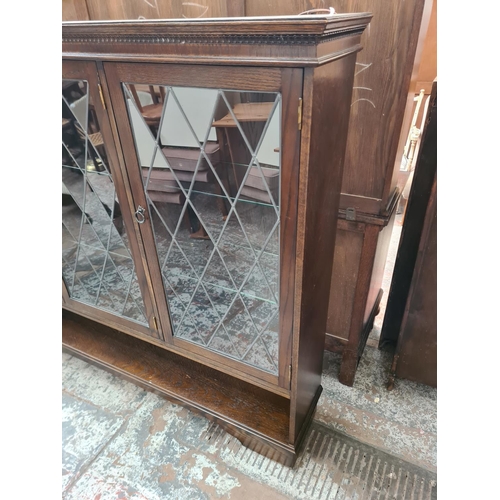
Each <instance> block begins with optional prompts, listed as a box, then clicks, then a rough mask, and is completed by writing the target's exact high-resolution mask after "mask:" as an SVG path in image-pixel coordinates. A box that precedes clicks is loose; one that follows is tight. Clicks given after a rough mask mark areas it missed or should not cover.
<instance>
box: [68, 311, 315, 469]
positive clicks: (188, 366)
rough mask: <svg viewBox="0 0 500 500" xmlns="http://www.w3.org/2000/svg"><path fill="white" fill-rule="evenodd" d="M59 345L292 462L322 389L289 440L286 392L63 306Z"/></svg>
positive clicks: (266, 453) (274, 457) (251, 445)
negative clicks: (274, 390)
mask: <svg viewBox="0 0 500 500" xmlns="http://www.w3.org/2000/svg"><path fill="white" fill-rule="evenodd" d="M62 346H63V350H64V351H65V352H67V353H69V354H72V355H74V356H76V357H78V358H80V359H83V360H84V361H87V362H89V363H91V364H93V365H96V366H98V367H100V368H103V369H105V370H107V371H108V372H110V373H112V374H114V375H117V376H119V377H121V378H124V379H126V380H128V381H129V382H132V383H134V384H136V385H138V386H140V387H142V388H144V389H145V390H148V391H151V392H154V393H156V394H158V395H160V396H162V397H165V398H166V399H168V400H169V401H172V402H174V403H176V404H180V405H182V406H185V407H187V408H189V409H190V410H191V411H193V412H195V413H197V414H200V415H202V416H204V417H206V418H207V419H209V420H211V421H215V422H216V423H217V424H218V425H220V426H221V427H222V428H223V429H224V430H225V431H227V432H228V433H230V434H231V435H233V436H235V437H236V438H237V439H238V440H239V441H240V442H241V443H242V444H243V445H244V446H246V447H248V448H250V449H251V450H255V451H257V452H258V453H260V454H262V455H264V456H266V457H268V458H270V459H272V460H275V461H277V462H279V463H282V464H284V465H286V466H290V467H291V466H293V464H294V463H295V461H296V459H297V455H298V452H299V450H300V447H301V446H302V444H303V441H304V436H305V435H306V433H307V432H306V431H307V429H308V427H309V424H310V422H311V419H312V416H313V414H314V410H315V408H316V403H317V401H318V399H319V396H320V394H321V386H320V387H319V389H318V391H317V394H316V396H315V398H314V400H313V403H312V404H311V407H310V409H309V412H308V414H307V417H306V419H305V421H304V425H303V426H302V429H301V430H300V433H299V435H298V437H297V441H296V443H295V445H291V444H290V443H289V438H288V436H289V420H290V400H289V399H287V398H284V397H282V396H279V395H277V394H274V393H272V392H269V391H266V390H264V389H262V388H260V387H256V386H254V385H252V384H249V383H247V382H244V381H242V380H240V379H237V378H234V377H231V376H230V375H227V374H224V373H220V372H218V371H217V370H214V369H213V368H210V367H208V366H205V365H202V364H200V363H197V362H195V361H192V360H190V359H187V358H184V357H182V356H179V355H178V354H175V353H173V352H170V351H166V350H165V349H161V348H159V347H157V346H155V345H153V344H151V343H148V342H145V341H143V340H140V339H138V338H136V337H132V336H130V335H127V334H124V333H122V332H120V331H118V330H115V329H113V328H110V327H107V326H105V325H102V324H100V323H96V322H94V321H92V320H89V319H87V318H84V317H82V316H79V315H77V314H75V313H71V312H69V311H63V321H62Z"/></svg>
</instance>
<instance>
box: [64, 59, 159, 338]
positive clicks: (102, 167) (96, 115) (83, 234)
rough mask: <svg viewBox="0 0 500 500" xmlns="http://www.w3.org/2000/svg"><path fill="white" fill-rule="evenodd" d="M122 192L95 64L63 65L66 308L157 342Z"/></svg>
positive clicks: (67, 63) (147, 294) (72, 63)
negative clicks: (134, 330) (127, 326)
mask: <svg viewBox="0 0 500 500" xmlns="http://www.w3.org/2000/svg"><path fill="white" fill-rule="evenodd" d="M116 176H118V177H119V180H118V182H117V180H116V179H115V177H116ZM123 189H124V186H123V183H122V182H121V176H120V175H119V172H118V171H117V166H116V157H115V152H114V145H113V139H112V136H111V133H110V129H109V122H108V117H107V115H106V113H105V111H104V109H103V106H102V101H101V99H100V94H99V88H98V84H97V68H96V66H95V64H92V63H83V62H81V63H80V62H71V63H69V62H65V63H64V65H63V80H62V271H63V282H64V285H65V290H66V293H67V302H68V304H66V305H67V306H69V307H71V308H73V309H77V310H80V311H81V310H83V311H86V312H87V314H89V315H90V316H92V317H104V318H108V320H111V321H113V322H118V323H121V324H127V323H128V324H130V325H133V327H134V328H138V329H139V331H141V332H142V333H145V334H147V335H153V336H156V337H159V334H158V332H157V329H156V328H153V329H151V328H149V325H150V323H152V321H151V317H152V315H153V314H154V313H153V310H152V307H151V300H150V299H149V293H148V290H147V288H145V287H144V286H143V287H142V288H143V289H142V290H141V285H140V283H139V279H138V274H140V273H142V276H143V275H144V271H143V270H142V268H141V266H140V264H139V266H137V265H136V260H135V259H134V252H133V250H132V247H137V242H136V241H135V240H133V241H131V238H130V236H129V234H128V233H127V230H126V224H125V223H124V219H126V218H127V212H130V210H129V209H128V207H127V202H126V199H124V198H123ZM119 191H121V193H119ZM128 219H129V223H128V226H129V227H131V226H132V222H131V217H130V216H129V217H128ZM134 250H135V254H137V250H136V248H134ZM139 263H140V260H139ZM138 267H139V269H138Z"/></svg>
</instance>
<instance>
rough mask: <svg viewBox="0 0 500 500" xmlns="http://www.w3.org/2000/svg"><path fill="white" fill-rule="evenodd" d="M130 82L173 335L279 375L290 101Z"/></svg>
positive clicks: (126, 88) (128, 98)
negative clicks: (284, 144) (284, 152)
mask: <svg viewBox="0 0 500 500" xmlns="http://www.w3.org/2000/svg"><path fill="white" fill-rule="evenodd" d="M122 85H123V94H124V98H125V102H126V107H127V112H128V116H129V120H130V123H131V129H132V133H133V137H134V143H135V150H136V154H137V159H138V164H139V166H140V169H141V178H142V183H143V187H144V192H145V195H146V200H147V203H148V211H149V218H150V220H151V224H152V229H153V234H154V237H155V243H156V250H157V256H158V261H159V265H160V270H161V276H162V281H163V286H164V289H165V293H166V297H167V302H168V308H169V313H170V318H171V329H172V333H173V336H174V337H177V338H181V339H183V340H186V341H188V342H191V343H194V344H197V345H199V346H202V347H203V348H206V349H208V350H211V351H214V352H216V353H218V354H222V355H224V356H227V357H229V358H232V359H235V360H238V361H240V362H243V363H245V364H247V365H250V366H252V367H255V368H259V369H261V370H264V371H266V372H269V373H271V374H278V351H279V347H278V346H279V334H278V332H279V282H280V280H279V263H280V207H279V200H280V179H281V167H280V164H281V152H280V145H281V130H280V124H281V94H280V93H271V92H244V91H237V90H234V91H233V90H231V91H230V90H221V89H209V88H191V87H181V86H175V87H174V86H158V85H144V84H134V83H128V84H122Z"/></svg>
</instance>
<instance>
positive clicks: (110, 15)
mask: <svg viewBox="0 0 500 500" xmlns="http://www.w3.org/2000/svg"><path fill="white" fill-rule="evenodd" d="M85 1H86V2H87V7H88V11H89V17H90V19H92V20H99V21H105V20H118V19H160V18H161V14H160V10H159V6H158V4H160V3H162V2H161V0H153V1H150V2H149V1H148V2H145V1H141V0H139V1H131V0H110V1H106V2H102V1H100V0H85ZM169 3H170V2H169ZM179 17H182V16H179Z"/></svg>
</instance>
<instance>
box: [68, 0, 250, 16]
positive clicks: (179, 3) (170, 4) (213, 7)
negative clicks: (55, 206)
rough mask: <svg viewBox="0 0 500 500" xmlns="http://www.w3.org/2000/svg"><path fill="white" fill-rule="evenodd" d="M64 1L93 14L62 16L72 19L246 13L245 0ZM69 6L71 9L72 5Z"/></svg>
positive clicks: (241, 14) (236, 14) (232, 14)
mask: <svg viewBox="0 0 500 500" xmlns="http://www.w3.org/2000/svg"><path fill="white" fill-rule="evenodd" d="M64 3H80V4H83V5H84V6H85V9H87V5H88V12H89V13H90V16H87V17H86V18H80V17H74V18H71V19H70V18H68V19H66V18H63V19H64V20H65V21H73V20H85V19H92V20H101V21H104V20H124V19H129V20H132V19H183V18H200V17H240V16H241V17H242V16H244V15H245V2H244V0H229V1H228V0H197V1H196V2H185V1H184V0H152V1H147V2H146V1H140V0H109V1H107V2H101V1H99V0H79V1H78V2H77V1H76V0H73V2H71V1H69V2H68V1H67V0H64V2H63V13H64V9H65V5H64ZM66 10H67V11H68V12H70V9H69V7H66Z"/></svg>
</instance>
